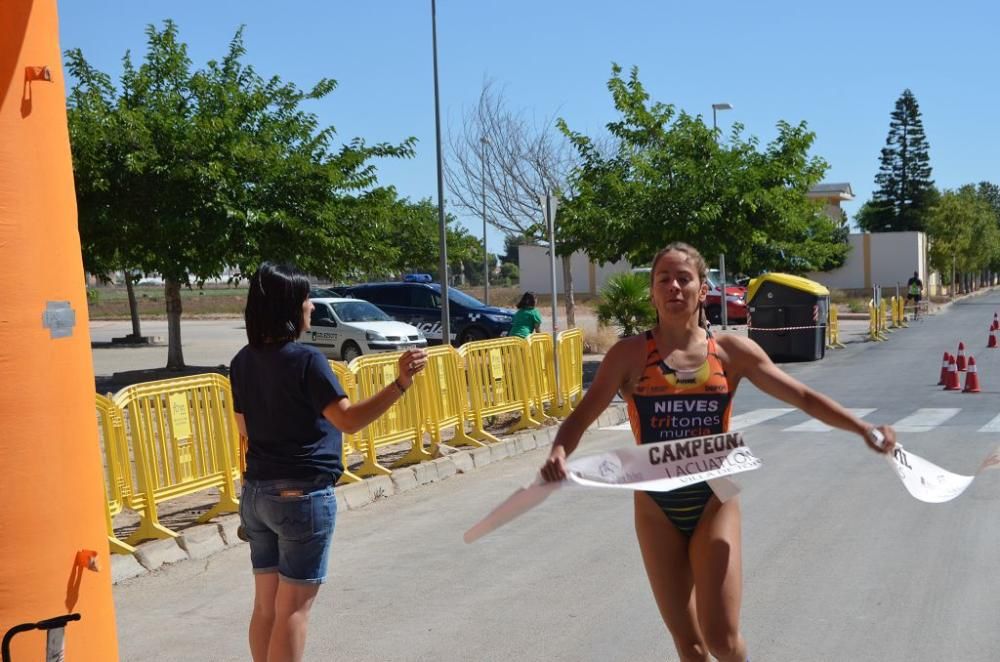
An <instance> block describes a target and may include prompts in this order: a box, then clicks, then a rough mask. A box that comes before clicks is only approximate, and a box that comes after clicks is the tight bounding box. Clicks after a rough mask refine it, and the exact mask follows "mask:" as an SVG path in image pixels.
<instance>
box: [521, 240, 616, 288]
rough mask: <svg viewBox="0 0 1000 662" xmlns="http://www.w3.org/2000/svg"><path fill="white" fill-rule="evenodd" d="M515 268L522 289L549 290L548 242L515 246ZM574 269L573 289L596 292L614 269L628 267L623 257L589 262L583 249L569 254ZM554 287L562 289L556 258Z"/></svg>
mask: <svg viewBox="0 0 1000 662" xmlns="http://www.w3.org/2000/svg"><path fill="white" fill-rule="evenodd" d="M517 252H518V263H519V266H518V270H519V273H520V277H521V291H522V292H524V291H528V290H530V291H532V292H543V293H544V292H550V291H551V290H552V285H551V280H552V278H551V275H550V273H551V267H550V266H549V248H548V246H518V247H517ZM571 265H572V272H573V291H574V292H576V293H578V294H585V293H592V294H596V293H597V291H598V290H600V289H601V288H602V287H604V284H605V283H606V282H607V281H608V278H610V277H611V276H613V275H614V274H616V273H621V272H622V271H628V270H629V269H630V268H631V267H630V266H629V264H628V262H626V261H624V260H622V261H620V262H616V263H614V264H606V265H604V266H600V265H598V264H596V263H591V261H590V260H589V259H587V255H586V254H585V253H583V252H582V251H577V252H576V253H574V254H573V257H572V258H571ZM556 291H557V292H559V293H562V292H563V291H564V290H563V268H562V260H561V259H560V258H557V260H556Z"/></svg>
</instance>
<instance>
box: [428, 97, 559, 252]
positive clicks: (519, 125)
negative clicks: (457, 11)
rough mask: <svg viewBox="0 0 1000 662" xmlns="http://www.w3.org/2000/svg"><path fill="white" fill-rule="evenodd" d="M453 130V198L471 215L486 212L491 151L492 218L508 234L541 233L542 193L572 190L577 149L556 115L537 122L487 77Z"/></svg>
mask: <svg viewBox="0 0 1000 662" xmlns="http://www.w3.org/2000/svg"><path fill="white" fill-rule="evenodd" d="M450 133H451V138H450V139H449V145H448V146H449V152H450V154H449V158H448V159H446V163H445V174H446V178H447V182H448V191H449V192H450V193H451V200H452V203H453V204H455V205H456V206H458V207H459V208H461V209H463V210H464V211H465V212H466V213H468V214H469V215H473V216H480V215H481V214H482V213H483V184H484V177H483V158H484V151H485V159H486V173H485V187H486V196H485V197H486V220H487V222H488V223H490V224H491V225H493V226H494V227H496V228H498V229H499V230H501V231H502V232H504V233H505V234H508V235H510V234H516V235H527V236H537V235H538V232H537V228H538V225H539V223H540V221H541V209H540V205H539V202H538V198H539V196H541V195H544V194H545V193H546V192H559V193H561V194H563V195H567V194H570V193H571V192H570V191H569V184H568V180H569V175H570V172H571V170H572V167H573V158H574V154H573V150H572V149H571V147H570V145H569V143H568V141H567V140H566V139H565V138H563V136H562V134H561V133H560V132H558V131H557V130H556V128H555V116H554V115H553V116H551V117H548V118H546V119H545V121H543V122H542V123H541V125H537V124H535V123H534V122H531V121H529V119H528V118H527V117H526V116H525V115H524V114H523V113H516V112H513V111H511V110H509V109H508V107H507V102H506V98H505V96H504V93H503V90H502V89H498V88H497V87H496V86H495V85H494V83H493V82H492V81H489V80H487V81H485V82H484V83H483V89H482V92H481V93H480V95H479V102H478V104H477V105H476V108H474V109H473V110H472V111H470V112H468V113H466V115H465V116H464V118H463V122H462V126H461V128H460V129H459V130H458V131H452V132H450ZM483 139H485V140H486V143H485V144H484V143H483Z"/></svg>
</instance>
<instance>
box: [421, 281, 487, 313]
mask: <svg viewBox="0 0 1000 662" xmlns="http://www.w3.org/2000/svg"><path fill="white" fill-rule="evenodd" d="M434 289H435V290H437V291H438V292H440V291H441V287H440V286H438V287H435V288H434ZM448 300H449V301H453V302H455V303H457V304H459V305H462V306H465V307H466V308H482V307H484V306H485V305H486V304H484V303H483V302H482V301H480V300H479V299H477V298H476V297H470V296H469V295H468V294H466V293H465V292H463V291H462V290H455V289H452V288H450V287H449V288H448Z"/></svg>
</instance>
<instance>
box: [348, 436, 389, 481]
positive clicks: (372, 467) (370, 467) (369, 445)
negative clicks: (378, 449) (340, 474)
mask: <svg viewBox="0 0 1000 662" xmlns="http://www.w3.org/2000/svg"><path fill="white" fill-rule="evenodd" d="M373 442H374V440H373V439H365V440H364V442H363V443H364V445H365V459H364V461H363V462H362V463H361V466H360V467H358V468H357V469H356V470H355V473H356V474H357V475H359V476H388V475H390V474H392V470H391V469H388V468H386V467H383V466H382V465H381V464H379V462H378V456H376V455H375V444H374V443H373Z"/></svg>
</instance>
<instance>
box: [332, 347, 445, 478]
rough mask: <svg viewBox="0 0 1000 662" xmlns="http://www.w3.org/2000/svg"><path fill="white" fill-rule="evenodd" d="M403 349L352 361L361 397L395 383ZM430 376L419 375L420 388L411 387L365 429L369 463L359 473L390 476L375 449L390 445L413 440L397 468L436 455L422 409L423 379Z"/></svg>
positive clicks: (373, 393)
mask: <svg viewBox="0 0 1000 662" xmlns="http://www.w3.org/2000/svg"><path fill="white" fill-rule="evenodd" d="M400 354H401V352H394V353H392V354H385V353H380V354H369V355H367V356H359V357H358V358H356V359H354V360H353V361H351V364H350V369H351V372H353V373H354V375H355V378H356V379H357V383H358V397H359V398H360V399H362V400H364V399H367V398H370V397H372V396H373V395H375V394H376V393H378V392H379V391H381V390H382V389H383V388H385V387H386V386H388V385H390V384H392V382H393V380H395V379H396V376H397V374H398V368H397V362H398V361H399V357H400ZM422 379H426V376H425V375H423V374H418V375H417V376H416V377H415V379H414V385H415V386H417V388H415V389H414V388H411V389H409V390H407V392H406V394H405V395H404V396H403V397H402V398H400V399H399V400H398V401H397V402H396V403H395V404H393V405H392V406H391V407H389V410H388V411H386V412H385V413H384V414H382V415H381V416H379V417H378V419H376V420H375V421H373V422H372V423H371V424H369V425H368V427H366V428H365V429H364V430H362V431H361V433H360V434H361V435H362V436H363V437H364V440H365V442H364V443H365V444H366V445H367V448H366V452H365V462H364V464H362V466H361V467H360V468H358V470H357V473H358V475H361V476H374V475H388V474H390V473H392V472H391V471H390V470H389V469H387V468H386V467H384V466H382V465H381V464H379V463H378V461H377V459H376V457H375V451H376V450H377V449H378V448H380V447H382V446H388V445H389V444H396V443H400V442H407V441H408V442H410V444H411V446H410V450H409V452H408V453H407V454H406V455H404V456H403V457H402V458H400V459H399V460H397V461H396V462H395V464H393V465H392V466H393V467H402V466H406V465H408V464H416V463H417V462H422V461H424V460H429V459H431V458H432V457H433V455H432V454H431V453H430V452H428V451H427V449H425V448H424V430H423V427H424V426H423V422H424V415H423V412H421V402H420V395H419V393H420V386H419V382H420V380H422Z"/></svg>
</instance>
